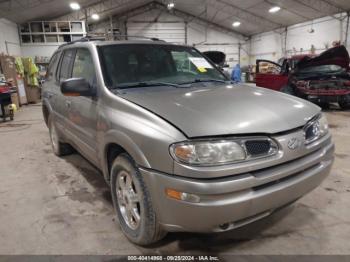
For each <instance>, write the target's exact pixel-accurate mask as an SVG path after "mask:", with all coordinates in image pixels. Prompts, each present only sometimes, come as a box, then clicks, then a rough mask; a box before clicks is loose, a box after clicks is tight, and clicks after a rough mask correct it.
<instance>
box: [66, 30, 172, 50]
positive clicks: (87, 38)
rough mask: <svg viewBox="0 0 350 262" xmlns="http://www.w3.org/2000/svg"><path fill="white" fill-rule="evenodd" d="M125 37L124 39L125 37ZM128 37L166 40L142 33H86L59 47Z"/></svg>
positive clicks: (126, 38)
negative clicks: (142, 34)
mask: <svg viewBox="0 0 350 262" xmlns="http://www.w3.org/2000/svg"><path fill="white" fill-rule="evenodd" d="M123 38H124V39H123ZM128 38H139V39H148V40H151V41H161V42H166V41H164V40H162V39H159V38H156V37H147V36H140V35H121V34H112V35H111V34H108V33H107V34H103V35H100V34H99V35H93V34H89V35H86V36H85V37H82V38H80V39H77V40H74V41H71V42H68V43H65V44H62V45H60V46H59V48H61V47H64V46H67V45H72V44H75V43H81V42H89V41H107V40H128Z"/></svg>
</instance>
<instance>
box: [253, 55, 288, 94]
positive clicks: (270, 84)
mask: <svg viewBox="0 0 350 262" xmlns="http://www.w3.org/2000/svg"><path fill="white" fill-rule="evenodd" d="M287 67H288V66H281V65H280V64H277V63H275V62H272V61H269V60H260V59H258V60H256V76H255V81H256V85H257V86H260V87H265V88H269V89H273V90H276V91H280V90H281V88H282V87H283V86H284V85H286V84H287V83H288V72H287V71H288V70H287V71H286V70H283V68H287Z"/></svg>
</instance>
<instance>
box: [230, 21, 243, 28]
mask: <svg viewBox="0 0 350 262" xmlns="http://www.w3.org/2000/svg"><path fill="white" fill-rule="evenodd" d="M240 25H241V22H239V21H236V22H233V23H232V26H233V27H239V26H240Z"/></svg>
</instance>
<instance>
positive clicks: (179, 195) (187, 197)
mask: <svg viewBox="0 0 350 262" xmlns="http://www.w3.org/2000/svg"><path fill="white" fill-rule="evenodd" d="M165 194H166V195H167V196H168V197H170V198H174V199H177V200H182V201H186V202H192V203H199V202H200V197H199V196H197V195H194V194H189V193H185V192H179V191H177V190H175V189H171V188H167V189H166V190H165Z"/></svg>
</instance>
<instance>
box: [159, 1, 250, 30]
mask: <svg viewBox="0 0 350 262" xmlns="http://www.w3.org/2000/svg"><path fill="white" fill-rule="evenodd" d="M153 4H154V5H155V7H156V8H159V9H163V10H166V11H168V9H167V7H166V6H165V5H164V4H161V3H159V2H157V1H154V2H153ZM208 4H209V3H208ZM170 13H171V14H173V15H175V16H178V17H180V18H183V19H184V20H185V21H186V22H194V21H196V22H197V23H198V24H202V25H204V26H206V27H209V28H214V29H216V30H218V31H221V32H224V33H229V34H231V35H232V34H234V35H235V36H243V37H247V35H245V34H243V33H240V32H238V31H235V30H233V29H230V28H227V27H225V26H222V25H219V24H217V23H214V22H211V21H209V20H206V19H204V18H202V17H199V16H196V15H192V14H190V13H187V12H185V11H182V10H179V9H176V8H174V9H172V10H171V12H170Z"/></svg>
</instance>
